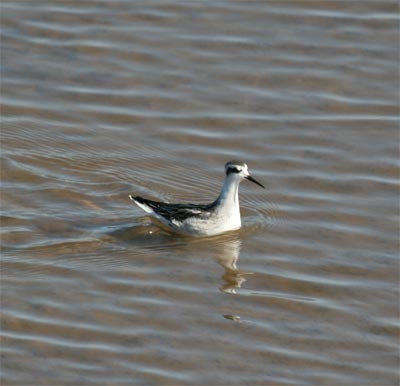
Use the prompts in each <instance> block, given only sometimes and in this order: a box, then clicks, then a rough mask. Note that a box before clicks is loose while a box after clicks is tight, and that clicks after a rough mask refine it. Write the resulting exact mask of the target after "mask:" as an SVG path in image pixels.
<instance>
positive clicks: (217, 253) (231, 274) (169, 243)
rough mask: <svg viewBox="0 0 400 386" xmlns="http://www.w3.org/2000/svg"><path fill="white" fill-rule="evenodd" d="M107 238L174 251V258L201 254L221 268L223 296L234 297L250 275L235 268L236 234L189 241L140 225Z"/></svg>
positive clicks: (155, 228)
mask: <svg viewBox="0 0 400 386" xmlns="http://www.w3.org/2000/svg"><path fill="white" fill-rule="evenodd" d="M109 236H111V237H113V238H117V239H119V240H121V241H129V242H130V243H134V244H135V245H136V246H142V247H144V246H146V247H148V248H152V249H154V248H157V249H158V250H160V249H168V250H171V249H174V250H176V253H177V255H178V254H185V255H186V256H190V255H193V253H196V254H198V251H202V254H206V255H209V256H210V257H212V258H213V259H214V260H215V261H216V262H217V263H218V264H219V265H221V266H222V267H223V268H224V273H223V274H222V276H221V280H222V284H221V286H220V287H219V289H220V290H221V291H222V292H225V293H229V294H235V293H236V289H237V288H240V287H241V286H242V284H243V283H244V282H245V281H246V278H245V276H246V275H248V274H251V272H244V271H241V270H239V268H238V259H239V255H240V250H241V247H242V240H241V239H240V237H239V233H238V232H230V233H227V234H225V235H220V236H213V237H204V238H190V237H184V236H177V235H176V234H171V233H170V232H168V231H165V229H163V228H159V227H153V226H151V225H150V226H149V225H148V224H147V225H145V224H141V225H136V226H133V227H127V228H120V229H117V230H114V231H113V232H110V233H109Z"/></svg>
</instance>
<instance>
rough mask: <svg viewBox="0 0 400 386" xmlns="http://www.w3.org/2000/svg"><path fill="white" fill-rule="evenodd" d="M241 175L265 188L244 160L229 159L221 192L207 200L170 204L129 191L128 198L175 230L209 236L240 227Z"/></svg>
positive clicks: (193, 234)
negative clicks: (209, 201) (254, 176)
mask: <svg viewBox="0 0 400 386" xmlns="http://www.w3.org/2000/svg"><path fill="white" fill-rule="evenodd" d="M243 179H246V180H249V181H252V182H254V183H255V184H257V185H259V186H261V187H262V188H265V187H264V185H263V184H261V183H260V182H258V181H257V180H256V179H254V178H253V177H252V176H251V175H250V173H249V170H248V167H247V165H246V164H245V163H244V162H242V161H229V162H227V163H226V164H225V180H224V184H223V186H222V190H221V193H220V195H219V196H218V198H217V199H216V200H215V201H214V202H212V203H210V204H170V203H166V202H159V201H153V200H148V199H146V198H143V197H139V196H132V195H129V198H130V199H131V200H132V201H134V202H135V203H136V204H137V205H138V206H139V207H140V208H142V209H143V210H144V211H145V212H147V213H150V214H151V215H153V216H154V217H156V218H157V219H158V220H160V221H161V222H162V223H164V224H165V225H167V226H168V227H169V228H170V229H172V230H173V231H175V232H178V233H183V234H186V235H190V236H213V235H218V234H220V233H224V232H227V231H232V230H236V229H239V228H240V227H241V225H242V223H241V219H240V207H239V184H240V182H241V181H242V180H243Z"/></svg>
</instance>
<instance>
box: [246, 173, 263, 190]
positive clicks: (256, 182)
mask: <svg viewBox="0 0 400 386" xmlns="http://www.w3.org/2000/svg"><path fill="white" fill-rule="evenodd" d="M246 179H247V180H249V181H251V182H254V183H255V184H257V185H258V186H261V187H262V188H264V189H265V186H264V185H263V184H261V183H260V182H258V181H257V180H256V179H254V178H253V177H252V176H250V175H249V176H247V177H246Z"/></svg>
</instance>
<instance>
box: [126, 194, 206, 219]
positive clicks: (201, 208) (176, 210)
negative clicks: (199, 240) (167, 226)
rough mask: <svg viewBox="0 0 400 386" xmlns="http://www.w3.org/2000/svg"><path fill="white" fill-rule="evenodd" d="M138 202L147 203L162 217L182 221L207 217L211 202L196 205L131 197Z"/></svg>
mask: <svg viewBox="0 0 400 386" xmlns="http://www.w3.org/2000/svg"><path fill="white" fill-rule="evenodd" d="M132 199H134V200H135V201H137V202H139V203H140V204H143V205H147V206H148V207H149V208H151V209H152V210H153V211H154V213H156V214H158V215H160V216H162V217H164V218H165V219H166V220H168V221H170V222H171V221H172V220H176V221H184V220H186V219H187V218H189V217H208V216H209V215H210V214H211V212H212V210H213V204H208V205H201V204H200V205H196V204H168V203H165V202H159V201H153V200H148V199H146V198H143V197H139V196H136V197H133V196H132Z"/></svg>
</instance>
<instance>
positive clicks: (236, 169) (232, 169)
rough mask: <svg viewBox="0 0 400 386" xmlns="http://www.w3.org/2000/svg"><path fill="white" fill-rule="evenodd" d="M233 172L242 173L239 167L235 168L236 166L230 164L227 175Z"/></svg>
mask: <svg viewBox="0 0 400 386" xmlns="http://www.w3.org/2000/svg"><path fill="white" fill-rule="evenodd" d="M231 173H240V170H239V169H238V168H235V167H234V166H230V167H229V168H228V169H226V175H229V174H231Z"/></svg>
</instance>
